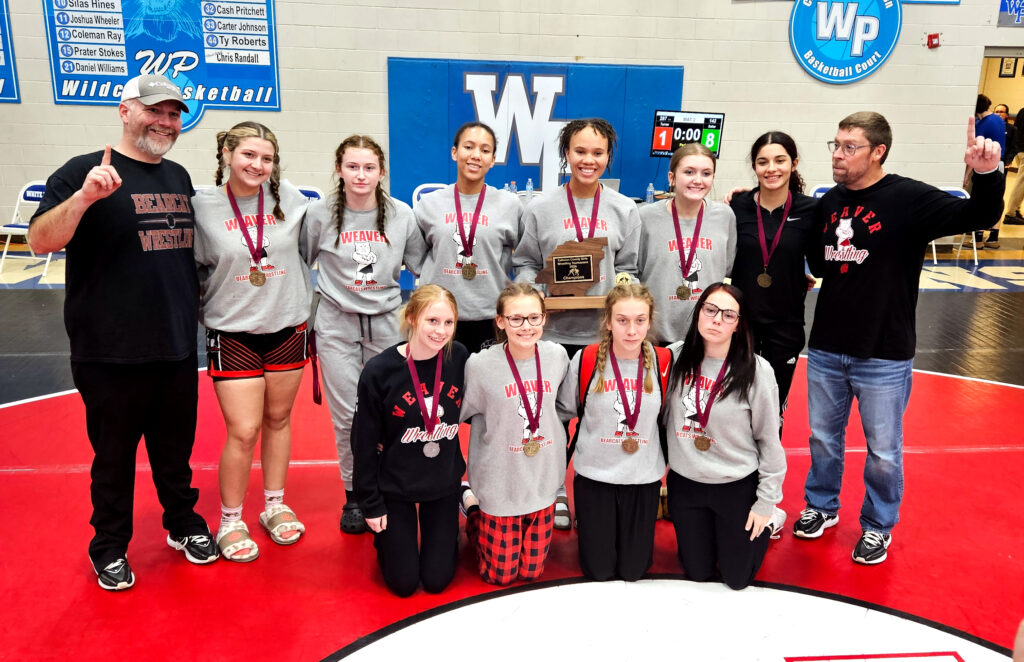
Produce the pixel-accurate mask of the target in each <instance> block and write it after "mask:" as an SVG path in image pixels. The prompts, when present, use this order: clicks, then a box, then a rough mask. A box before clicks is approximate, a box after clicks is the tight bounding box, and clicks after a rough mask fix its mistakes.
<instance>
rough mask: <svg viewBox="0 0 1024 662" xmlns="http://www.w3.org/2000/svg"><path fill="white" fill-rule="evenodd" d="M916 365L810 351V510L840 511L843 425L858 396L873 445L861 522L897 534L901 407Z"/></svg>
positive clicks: (807, 493) (869, 442)
mask: <svg viewBox="0 0 1024 662" xmlns="http://www.w3.org/2000/svg"><path fill="white" fill-rule="evenodd" d="M912 364H913V360H907V361H888V360H885V359H859V358H855V357H852V356H848V355H846V354H832V353H830V352H823V351H820V350H814V349H812V350H809V351H808V352H807V409H808V414H809V415H810V423H811V439H810V446H811V468H810V471H808V472H807V482H806V483H805V484H804V500H805V501H806V502H807V507H808V508H813V509H814V510H818V511H821V512H823V513H827V514H829V515H835V514H837V513H838V511H839V488H840V486H841V485H842V482H843V459H844V452H845V447H846V426H847V423H848V422H849V420H850V405H851V404H852V402H853V398H854V397H856V398H857V406H858V409H859V411H860V418H861V422H862V423H863V426H864V437H865V439H866V440H867V446H868V456H867V460H866V461H865V462H864V504H863V505H862V506H861V510H860V526H861V529H862V530H863V531H877V532H879V533H884V534H888V533H889V532H890V531H892V527H893V526H895V525H896V522H897V521H898V520H899V510H900V501H901V500H902V498H903V412H904V411H906V409H907V402H908V401H909V400H910V383H911V376H912V372H911V367H912Z"/></svg>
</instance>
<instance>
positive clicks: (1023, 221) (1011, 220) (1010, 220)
mask: <svg viewBox="0 0 1024 662" xmlns="http://www.w3.org/2000/svg"><path fill="white" fill-rule="evenodd" d="M1003 224H1004V225H1024V216H1021V213H1020V212H1019V211H1017V212H1014V213H1012V214H1007V215H1006V216H1004V217H1003Z"/></svg>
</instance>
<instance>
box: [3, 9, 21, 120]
mask: <svg viewBox="0 0 1024 662" xmlns="http://www.w3.org/2000/svg"><path fill="white" fill-rule="evenodd" d="M0 103H21V94H20V93H19V91H18V69H17V68H16V67H15V66H14V42H13V41H12V39H11V12H10V10H9V9H8V8H7V0H0Z"/></svg>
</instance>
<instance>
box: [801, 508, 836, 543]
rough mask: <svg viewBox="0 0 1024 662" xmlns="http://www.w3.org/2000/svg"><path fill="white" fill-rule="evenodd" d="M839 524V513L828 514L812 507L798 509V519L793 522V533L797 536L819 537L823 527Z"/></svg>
mask: <svg viewBox="0 0 1024 662" xmlns="http://www.w3.org/2000/svg"><path fill="white" fill-rule="evenodd" d="M836 524H839V515H828V514H826V513H823V512H821V511H819V510H814V509H813V508H805V509H803V510H801V511H800V519H798V520H797V521H796V522H794V523H793V535H795V536H796V537H798V538H820V537H821V534H822V533H825V529H828V528H831V527H833V526H835V525H836Z"/></svg>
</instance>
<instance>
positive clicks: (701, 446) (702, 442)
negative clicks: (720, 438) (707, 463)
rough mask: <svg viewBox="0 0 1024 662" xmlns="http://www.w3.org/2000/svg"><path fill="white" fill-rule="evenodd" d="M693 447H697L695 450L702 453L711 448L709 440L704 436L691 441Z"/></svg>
mask: <svg viewBox="0 0 1024 662" xmlns="http://www.w3.org/2000/svg"><path fill="white" fill-rule="evenodd" d="M693 445H694V446H696V447H697V450H699V451H701V452H703V451H706V450H707V449H709V448H711V439H710V438H709V437H705V436H704V435H698V436H697V438H696V439H694V440H693Z"/></svg>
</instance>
